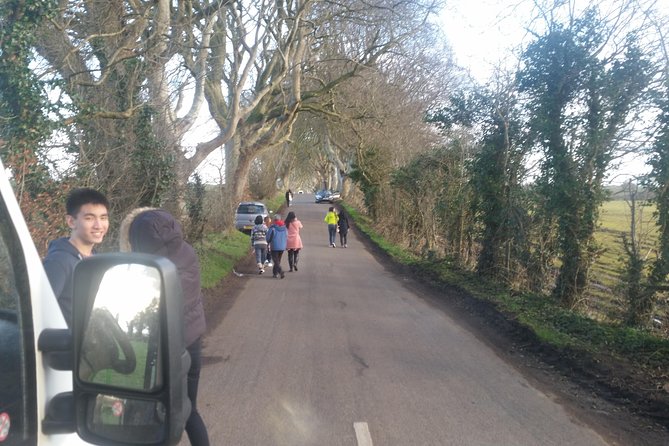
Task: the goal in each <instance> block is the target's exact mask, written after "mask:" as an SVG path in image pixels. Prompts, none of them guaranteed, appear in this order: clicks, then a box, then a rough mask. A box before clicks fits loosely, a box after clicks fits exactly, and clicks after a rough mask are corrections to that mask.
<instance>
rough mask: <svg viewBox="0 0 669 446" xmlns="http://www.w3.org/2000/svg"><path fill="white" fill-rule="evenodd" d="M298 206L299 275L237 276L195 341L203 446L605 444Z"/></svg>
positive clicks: (309, 202) (315, 207)
mask: <svg viewBox="0 0 669 446" xmlns="http://www.w3.org/2000/svg"><path fill="white" fill-rule="evenodd" d="M295 198H296V200H295V203H294V205H293V206H292V207H291V208H290V209H291V210H293V211H295V213H296V214H297V216H298V218H299V219H300V220H301V221H302V223H303V224H304V229H303V230H302V240H303V242H304V249H303V250H302V252H301V255H300V263H299V271H298V272H287V271H288V266H287V263H288V262H287V257H286V256H284V260H283V266H284V270H285V271H286V278H285V279H283V280H281V279H274V278H272V276H271V274H267V273H266V274H265V275H262V276H260V275H257V274H252V273H253V271H252V270H249V271H245V272H246V273H249V275H248V279H245V280H244V281H241V282H240V283H242V286H243V289H242V290H241V291H240V293H239V295H238V296H237V298H236V300H235V303H234V305H233V306H232V308H230V310H229V311H228V313H227V315H226V317H225V319H223V321H222V322H221V323H220V324H218V326H216V327H212V330H211V331H210V332H209V334H208V335H207V337H206V338H205V342H204V345H205V348H204V356H205V366H204V368H203V370H202V377H201V380H200V392H199V401H198V406H199V409H200V412H201V413H202V416H203V418H204V420H205V423H206V424H207V426H208V429H209V435H210V438H211V444H212V445H216V446H219V445H235V446H237V445H254V446H255V445H262V446H264V445H268V446H274V445H285V446H301V445H322V446H329V445H332V446H338V445H341V446H369V445H376V446H394V445H397V446H404V445H409V446H411V445H513V446H521V445H532V446H535V445H604V444H607V443H606V442H605V440H604V439H603V438H602V437H600V436H599V435H598V434H597V433H596V432H595V431H594V430H592V429H590V428H589V427H588V426H586V425H584V424H583V423H582V422H580V421H579V420H578V419H576V418H577V417H576V416H575V415H573V412H570V411H569V410H567V409H565V408H564V407H562V406H561V405H560V404H558V402H557V399H556V398H554V397H552V395H551V394H546V393H544V392H542V391H540V390H538V389H537V388H535V387H533V386H532V384H531V383H530V381H529V380H527V379H526V378H524V377H523V376H522V374H520V372H518V371H517V370H516V369H515V368H514V367H512V366H511V365H509V364H507V363H506V362H505V361H504V360H503V359H501V358H500V357H499V356H498V355H497V354H496V353H495V352H494V351H493V350H492V349H491V348H490V347H489V346H487V345H486V344H485V343H484V342H482V341H481V340H479V339H478V338H477V337H476V336H475V335H474V334H472V333H470V332H469V331H468V330H467V329H466V328H464V326H461V325H459V324H458V321H457V320H454V319H452V318H451V317H449V316H448V315H447V314H445V313H444V312H443V311H439V310H438V309H436V308H434V306H432V305H430V304H429V303H428V302H427V301H425V300H424V299H423V298H422V297H421V296H420V295H417V294H415V293H414V292H413V291H411V289H409V288H408V287H405V286H404V285H403V280H402V278H401V277H397V276H394V275H393V274H392V273H391V272H390V271H389V270H386V269H385V268H384V266H383V265H382V264H381V263H379V261H377V260H376V258H375V257H373V256H372V254H371V253H369V252H368V251H367V250H366V249H365V247H364V245H363V244H362V243H361V242H360V240H358V239H357V238H356V235H355V233H349V243H348V246H349V247H348V248H346V249H344V248H340V247H339V244H338V246H337V248H336V249H335V248H331V247H328V245H327V242H328V240H327V227H326V225H325V223H323V217H324V215H325V213H326V211H327V209H328V206H329V205H328V204H315V203H313V196H312V195H295ZM284 217H285V215H284ZM180 444H181V445H188V444H189V442H188V440H187V438H186V436H185V435H184V437H183V439H182V442H181V443H180Z"/></svg>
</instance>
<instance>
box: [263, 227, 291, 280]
mask: <svg viewBox="0 0 669 446" xmlns="http://www.w3.org/2000/svg"><path fill="white" fill-rule="evenodd" d="M287 232H288V231H286V224H285V223H284V222H283V220H281V215H279V214H276V215H275V216H274V224H272V226H270V228H269V229H268V230H267V237H266V239H267V243H268V244H269V245H270V252H271V253H272V263H274V266H273V267H272V276H273V277H274V278H278V277H281V278H282V279H283V278H284V277H285V274H284V273H283V269H281V257H283V252H284V251H285V250H286V243H287V242H288V234H287Z"/></svg>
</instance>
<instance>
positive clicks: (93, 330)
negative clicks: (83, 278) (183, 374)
mask: <svg viewBox="0 0 669 446" xmlns="http://www.w3.org/2000/svg"><path fill="white" fill-rule="evenodd" d="M160 283H161V282H160V274H159V272H158V270H157V269H156V268H154V267H148V266H145V265H139V264H124V265H117V266H114V267H112V268H110V269H109V270H108V271H107V272H106V273H105V275H104V277H103V278H102V281H101V282H100V287H99V289H98V292H97V294H96V296H95V302H94V304H93V308H92V311H91V314H90V318H89V320H88V322H87V324H86V330H85V333H84V339H83V341H82V347H81V348H82V354H81V361H80V363H79V378H80V379H81V380H83V381H88V382H92V383H99V384H109V385H113V386H118V387H124V388H128V389H133V390H145V391H150V390H152V389H154V388H156V387H158V386H160V385H161V384H162V383H161V382H160V370H159V366H160V361H159V354H160V352H159V351H158V346H159V340H160V319H159V306H160Z"/></svg>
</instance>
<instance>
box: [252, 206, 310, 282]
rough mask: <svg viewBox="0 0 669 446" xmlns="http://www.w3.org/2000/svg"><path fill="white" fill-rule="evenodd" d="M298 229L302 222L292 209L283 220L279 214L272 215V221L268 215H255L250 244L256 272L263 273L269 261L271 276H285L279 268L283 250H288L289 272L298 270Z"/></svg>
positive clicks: (300, 239) (300, 245)
mask: <svg viewBox="0 0 669 446" xmlns="http://www.w3.org/2000/svg"><path fill="white" fill-rule="evenodd" d="M300 229H302V222H300V220H298V218H297V217H296V216H295V212H293V211H291V212H288V215H287V216H286V220H285V221H284V220H282V219H281V215H280V214H276V215H275V216H274V221H273V222H272V220H271V218H270V217H265V219H264V220H263V217H262V216H261V215H258V216H257V217H256V219H255V226H254V227H253V229H252V230H251V245H252V246H253V249H254V251H255V256H256V266H257V267H258V274H263V273H264V272H265V267H266V266H269V264H270V263H271V265H272V277H274V278H281V279H283V278H284V277H286V275H285V273H284V272H283V269H282V268H281V259H282V258H283V253H284V252H285V251H288V265H289V266H290V272H293V271H297V270H298V268H297V263H298V261H299V258H300V250H301V249H302V238H301V237H300ZM268 260H269V262H268Z"/></svg>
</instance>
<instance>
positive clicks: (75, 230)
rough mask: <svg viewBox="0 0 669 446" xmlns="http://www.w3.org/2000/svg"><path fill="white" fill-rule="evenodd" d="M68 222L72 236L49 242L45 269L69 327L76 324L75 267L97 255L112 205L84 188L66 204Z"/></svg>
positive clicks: (74, 194) (100, 195) (70, 197)
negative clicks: (85, 259) (97, 247)
mask: <svg viewBox="0 0 669 446" xmlns="http://www.w3.org/2000/svg"><path fill="white" fill-rule="evenodd" d="M65 210H66V213H67V215H66V216H65V219H66V221H67V225H68V226H69V227H70V236H69V237H61V238H59V239H56V240H53V241H52V242H51V243H49V250H48V252H47V255H46V257H45V258H44V262H43V263H44V270H45V271H46V275H47V277H48V278H49V282H50V283H51V288H53V292H54V294H55V295H56V299H58V305H60V310H61V311H62V312H63V316H65V321H66V322H67V325H68V326H69V325H70V323H71V321H72V292H73V283H72V276H73V272H74V266H75V265H76V264H77V263H78V262H79V261H80V260H81V259H83V258H85V257H88V256H90V255H92V254H93V253H94V247H95V245H97V244H99V243H101V242H102V239H103V238H104V236H105V234H107V230H108V229H109V202H108V201H107V198H106V197H105V196H104V195H103V194H102V193H100V192H98V191H96V190H94V189H88V188H81V189H74V190H73V191H71V192H70V194H69V195H68V197H67V201H66V203H65Z"/></svg>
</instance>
